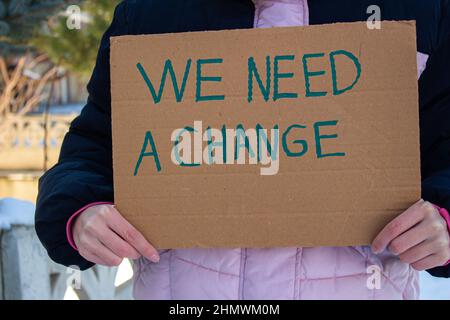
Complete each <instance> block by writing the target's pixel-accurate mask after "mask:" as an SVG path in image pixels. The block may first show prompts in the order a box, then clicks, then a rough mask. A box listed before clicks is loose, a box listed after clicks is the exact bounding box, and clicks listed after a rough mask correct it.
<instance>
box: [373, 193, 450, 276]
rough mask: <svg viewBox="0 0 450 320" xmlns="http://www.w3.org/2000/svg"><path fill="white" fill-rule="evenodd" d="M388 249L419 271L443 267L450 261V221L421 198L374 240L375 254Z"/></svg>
mask: <svg viewBox="0 0 450 320" xmlns="http://www.w3.org/2000/svg"><path fill="white" fill-rule="evenodd" d="M386 248H388V249H389V250H390V251H391V252H392V253H393V254H395V255H398V256H399V258H400V260H402V261H403V262H405V263H408V264H410V265H411V266H412V267H413V268H414V269H416V270H419V271H422V270H427V269H431V268H434V267H439V266H442V265H444V264H445V263H447V261H449V260H450V235H449V232H448V229H447V224H446V222H445V220H444V219H443V218H442V217H441V215H440V214H439V211H438V210H437V209H436V208H435V207H434V206H433V205H432V204H431V203H429V202H427V201H424V200H420V201H418V202H416V203H415V204H414V205H412V206H411V207H410V208H409V209H407V210H406V211H405V212H403V213H402V214H401V215H399V216H398V217H397V218H395V219H394V220H392V221H391V222H390V223H389V224H388V225H387V226H386V227H385V228H384V229H383V230H382V231H381V232H380V233H379V234H378V236H377V237H376V238H375V240H374V241H373V243H372V250H373V251H374V252H375V253H380V252H382V251H384V250H385V249H386Z"/></svg>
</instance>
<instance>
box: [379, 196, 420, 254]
mask: <svg viewBox="0 0 450 320" xmlns="http://www.w3.org/2000/svg"><path fill="white" fill-rule="evenodd" d="M423 203H424V201H423V200H420V201H418V202H416V203H415V204H413V205H412V206H411V207H409V208H408V209H407V210H406V211H405V212H403V213H402V214H401V215H399V216H398V217H397V218H395V219H394V220H392V221H391V222H390V223H388V225H386V227H384V229H383V230H381V232H380V233H379V234H378V235H377V236H376V238H375V240H374V241H373V242H372V250H373V252H375V253H380V252H382V251H384V249H386V247H387V245H388V244H389V243H390V242H391V241H392V240H394V239H395V238H397V237H398V236H399V235H401V234H402V233H404V232H405V231H407V230H408V229H410V228H411V227H413V226H414V225H416V224H417V223H419V222H420V221H422V220H423V214H422V212H421V210H420V207H421V206H422V205H423Z"/></svg>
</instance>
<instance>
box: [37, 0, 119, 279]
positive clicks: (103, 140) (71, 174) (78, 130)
mask: <svg viewBox="0 0 450 320" xmlns="http://www.w3.org/2000/svg"><path fill="white" fill-rule="evenodd" d="M126 6H127V5H126V2H122V3H121V4H119V5H118V7H117V8H116V10H115V13H114V19H113V22H112V24H111V26H110V27H109V28H108V30H107V31H106V33H105V34H104V36H103V38H102V41H101V45H100V49H99V53H98V57H97V62H96V66H95V69H94V72H93V74H92V77H91V79H90V81H89V84H88V93H89V98H88V102H87V104H86V106H85V107H84V108H83V111H82V112H81V114H80V116H79V117H77V118H76V119H75V120H74V121H73V123H72V124H71V127H70V129H69V132H68V133H67V135H66V137H65V139H64V142H63V145H62V149H61V153H60V157H59V161H58V163H57V164H56V165H55V166H54V167H53V168H51V169H50V170H49V171H47V172H46V173H45V174H44V175H43V176H42V178H41V179H40V181H39V194H38V198H37V205H36V215H35V228H36V232H37V235H38V237H39V239H40V240H41V242H42V243H43V245H44V247H45V248H46V249H47V251H48V254H49V256H50V257H51V258H52V260H54V261H55V262H57V263H60V264H63V265H66V266H78V267H79V268H81V269H82V270H84V269H87V268H89V267H91V266H92V265H93V264H92V263H91V262H89V261H87V260H85V259H84V258H83V257H81V256H80V255H79V253H78V252H77V251H75V250H74V249H73V248H72V247H71V246H70V245H69V243H68V241H67V238H66V229H65V227H66V223H67V221H68V220H69V218H70V216H71V215H72V214H74V213H75V212H76V211H77V210H79V209H80V208H82V207H83V206H85V205H87V204H90V203H93V202H97V201H111V202H113V178H112V148H111V95H110V70H109V38H110V37H111V36H115V35H123V34H126V33H127V32H128V31H127V28H128V23H127V10H126V9H127V8H126Z"/></svg>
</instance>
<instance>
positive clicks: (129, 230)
mask: <svg viewBox="0 0 450 320" xmlns="http://www.w3.org/2000/svg"><path fill="white" fill-rule="evenodd" d="M113 212H114V213H113V214H112V215H111V216H110V217H109V219H108V220H107V224H108V226H109V227H110V228H111V229H112V230H114V232H116V233H117V234H118V235H119V236H121V237H122V239H124V240H125V241H126V242H127V243H128V244H130V245H131V246H133V247H134V248H135V249H136V250H137V251H138V252H139V253H140V254H141V255H143V256H144V257H145V258H147V259H149V260H150V261H152V262H155V263H157V262H159V259H160V258H159V255H158V251H157V250H156V249H155V248H154V247H153V246H152V245H151V244H150V243H148V241H147V240H146V239H145V238H144V236H143V235H142V234H141V233H140V232H139V231H138V230H137V229H136V228H135V227H133V226H132V225H131V224H130V223H129V222H128V221H127V220H125V218H123V217H122V215H121V214H120V213H119V212H118V211H117V210H115V209H114V211H113Z"/></svg>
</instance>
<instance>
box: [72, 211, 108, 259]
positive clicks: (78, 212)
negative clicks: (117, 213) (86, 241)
mask: <svg viewBox="0 0 450 320" xmlns="http://www.w3.org/2000/svg"><path fill="white" fill-rule="evenodd" d="M102 204H113V203H112V202H93V203H90V204H88V205H85V206H84V207H83V208H81V209H80V210H78V211H77V212H75V213H74V214H73V215H72V216H71V217H70V218H69V221H67V224H66V236H67V241H69V244H70V246H71V247H72V248H73V249H75V250H76V251H78V248H77V246H76V245H75V241H73V234H72V225H73V223H74V222H75V219H76V218H77V217H78V216H79V215H80V214H81V213H83V212H84V211H85V210H86V209H88V208H90V207H93V206H99V205H102Z"/></svg>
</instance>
